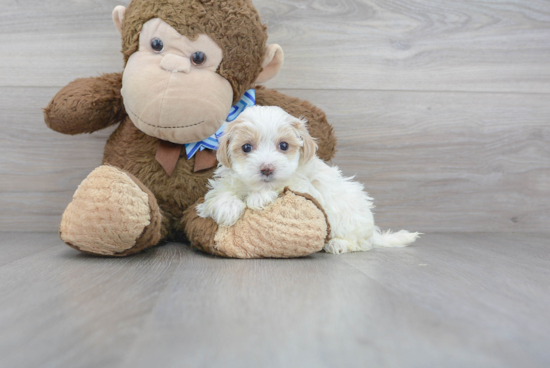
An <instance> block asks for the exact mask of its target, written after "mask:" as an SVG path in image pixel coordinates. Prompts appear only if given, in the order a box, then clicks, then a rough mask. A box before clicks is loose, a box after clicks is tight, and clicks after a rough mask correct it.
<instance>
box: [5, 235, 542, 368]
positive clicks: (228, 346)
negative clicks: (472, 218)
mask: <svg viewBox="0 0 550 368" xmlns="http://www.w3.org/2000/svg"><path fill="white" fill-rule="evenodd" d="M549 307H550V247H549V241H548V235H543V234H521V233H514V234H485V233H477V234H429V235H424V236H423V238H422V239H421V240H420V241H419V242H418V243H417V244H415V245H414V246H412V247H409V248H404V249H375V250H373V251H371V252H367V253H355V254H347V255H342V256H334V255H328V254H324V253H319V254H316V255H314V256H311V257H308V258H303V259H294V260H228V259H221V258H215V257H211V256H208V255H205V254H202V253H199V252H197V251H194V250H192V249H190V248H189V247H188V246H186V245H184V244H175V243H173V244H167V245H165V246H161V247H158V248H155V249H152V250H149V251H147V252H145V253H144V254H141V255H137V256H134V257H130V258H125V259H104V258H96V257H92V256H87V255H83V254H80V253H79V252H77V251H75V250H72V249H70V248H68V247H67V246H65V245H63V244H62V243H61V241H60V240H59V239H58V237H57V234H54V233H35V234H21V233H2V234H1V240H0V331H1V334H0V366H1V367H2V368H4V367H5V368H13V367H17V368H26V367H29V368H35V367H71V368H78V367H153V366H156V367H163V368H168V367H548V366H549V365H550V349H549V347H550V313H549V312H548V310H549Z"/></svg>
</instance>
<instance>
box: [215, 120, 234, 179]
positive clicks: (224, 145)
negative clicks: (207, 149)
mask: <svg viewBox="0 0 550 368" xmlns="http://www.w3.org/2000/svg"><path fill="white" fill-rule="evenodd" d="M230 136H231V128H230V127H228V128H227V129H226V131H225V133H223V136H222V137H221V138H220V147H219V148H218V152H217V153H216V157H217V159H218V161H219V162H220V164H222V165H223V166H225V167H228V168H230V169H231V160H230V159H229V139H230Z"/></svg>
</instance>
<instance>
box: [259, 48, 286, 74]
mask: <svg viewBox="0 0 550 368" xmlns="http://www.w3.org/2000/svg"><path fill="white" fill-rule="evenodd" d="M284 60H285V54H284V53H283V49H282V48H281V46H279V45H269V46H267V49H266V50H265V56H264V62H263V63H262V68H263V70H262V72H261V73H260V75H259V76H258V78H257V79H256V83H265V82H267V81H268V80H270V79H272V78H273V77H275V76H276V75H277V74H278V73H279V70H281V67H282V66H283V62H284Z"/></svg>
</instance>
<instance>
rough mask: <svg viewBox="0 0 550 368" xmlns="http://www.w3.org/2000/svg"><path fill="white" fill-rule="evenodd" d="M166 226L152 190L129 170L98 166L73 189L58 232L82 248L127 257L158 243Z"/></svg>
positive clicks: (85, 250) (67, 241)
mask: <svg viewBox="0 0 550 368" xmlns="http://www.w3.org/2000/svg"><path fill="white" fill-rule="evenodd" d="M165 227H166V225H165V224H163V217H162V215H161V212H160V209H159V206H158V204H157V200H156V199H155V197H154V195H153V194H152V193H151V191H149V189H147V188H146V187H145V186H144V185H143V184H142V183H141V182H140V181H139V180H138V179H137V178H135V177H134V176H132V175H131V174H128V173H126V172H124V171H122V170H120V169H118V168H116V167H113V166H100V167H99V168H97V169H95V170H94V171H93V172H92V173H91V174H90V175H89V176H88V177H87V178H86V179H85V180H84V181H83V182H82V183H81V184H80V186H79V187H78V189H77V191H76V192H75V194H74V196H73V201H72V202H71V203H70V204H69V206H68V207H67V209H66V210H65V212H64V213H63V218H62V220H61V225H60V227H59V235H60V236H61V239H62V240H63V241H64V242H65V243H67V245H69V246H71V247H73V248H75V249H78V250H80V251H82V252H84V253H91V254H96V255H102V256H127V255H130V254H134V253H137V252H139V251H141V250H143V249H146V248H149V247H152V246H154V245H156V244H158V243H159V242H160V240H161V239H162V237H163V235H162V234H165V233H166V231H164V230H165V229H164V228H165Z"/></svg>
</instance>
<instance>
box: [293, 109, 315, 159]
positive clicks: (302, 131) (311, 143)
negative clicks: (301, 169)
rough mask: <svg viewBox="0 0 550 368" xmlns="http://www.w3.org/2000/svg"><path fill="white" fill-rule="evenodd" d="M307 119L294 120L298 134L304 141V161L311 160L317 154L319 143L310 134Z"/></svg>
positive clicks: (294, 126)
mask: <svg viewBox="0 0 550 368" xmlns="http://www.w3.org/2000/svg"><path fill="white" fill-rule="evenodd" d="M306 124H307V121H306V120H304V119H299V120H294V121H293V122H292V127H293V128H294V130H296V134H297V135H298V136H299V137H300V139H301V140H302V142H303V146H302V157H301V158H302V160H303V162H304V163H307V162H309V160H311V159H312V158H313V156H315V153H316V152H317V148H319V147H318V146H317V143H315V139H313V137H312V136H311V135H310V134H309V132H308V130H307V128H306Z"/></svg>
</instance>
